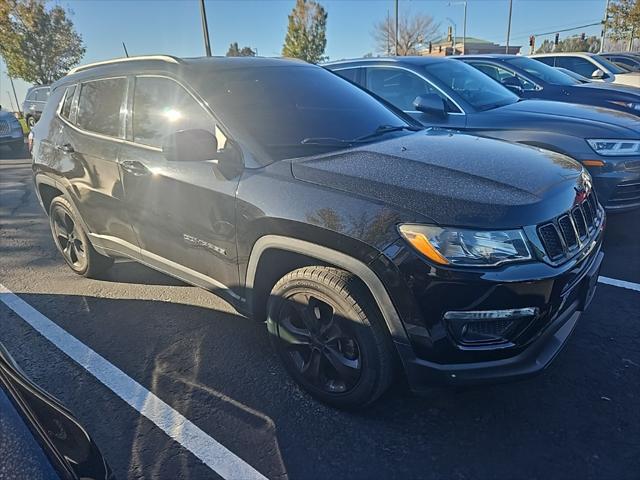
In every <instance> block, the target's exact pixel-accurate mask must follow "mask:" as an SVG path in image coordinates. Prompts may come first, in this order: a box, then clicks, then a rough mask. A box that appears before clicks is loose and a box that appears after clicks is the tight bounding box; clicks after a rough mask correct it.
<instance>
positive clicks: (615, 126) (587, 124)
mask: <svg viewBox="0 0 640 480" xmlns="http://www.w3.org/2000/svg"><path fill="white" fill-rule="evenodd" d="M486 113H494V114H510V115H513V122H514V127H516V126H518V125H519V124H520V123H523V124H525V122H527V121H528V120H529V119H531V117H535V116H538V117H539V116H541V115H545V116H549V117H553V119H554V120H558V118H559V117H562V120H565V119H571V121H569V122H566V123H567V125H566V129H567V131H576V129H580V128H581V127H582V128H585V129H589V130H590V131H591V130H593V128H594V127H598V126H599V127H600V129H601V130H602V133H605V132H610V133H613V134H617V135H622V138H638V136H639V135H640V119H638V117H636V116H634V115H631V114H628V113H625V112H620V111H618V110H611V109H608V108H602V107H596V106H592V105H579V104H574V103H564V102H551V101H547V100H522V101H519V102H516V103H512V104H510V105H506V106H504V107H500V108H496V109H493V110H489V111H487V112H483V114H486ZM527 114H528V115H527ZM576 133H577V132H576ZM614 138H615V137H614Z"/></svg>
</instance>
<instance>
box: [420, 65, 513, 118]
mask: <svg viewBox="0 0 640 480" xmlns="http://www.w3.org/2000/svg"><path fill="white" fill-rule="evenodd" d="M425 70H426V72H427V73H428V74H429V75H430V76H431V77H432V78H433V79H435V80H437V81H438V83H439V84H440V85H439V86H440V87H441V88H443V89H444V90H445V91H446V93H447V94H449V95H452V94H454V95H457V96H459V97H461V98H462V99H463V100H465V101H466V102H467V103H469V104H470V105H471V106H472V107H473V108H474V109H475V110H478V111H484V110H490V109H492V108H497V107H502V106H504V105H509V104H511V103H515V102H517V101H518V100H519V98H518V96H516V95H515V94H513V93H511V92H510V91H509V90H507V89H506V88H505V87H503V86H502V85H500V84H499V83H497V82H495V81H494V80H492V79H491V78H489V77H488V76H487V75H485V74H484V73H482V72H481V71H479V70H476V69H475V68H474V67H472V66H470V65H467V64H466V63H463V62H459V61H457V60H443V61H441V62H433V63H429V64H428V65H425Z"/></svg>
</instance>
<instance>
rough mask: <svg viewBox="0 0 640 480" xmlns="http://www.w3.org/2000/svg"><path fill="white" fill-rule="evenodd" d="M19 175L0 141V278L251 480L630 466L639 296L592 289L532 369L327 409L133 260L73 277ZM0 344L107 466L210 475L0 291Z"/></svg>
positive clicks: (620, 226) (257, 336)
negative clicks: (569, 331)
mask: <svg viewBox="0 0 640 480" xmlns="http://www.w3.org/2000/svg"><path fill="white" fill-rule="evenodd" d="M30 173H31V169H30V161H29V160H28V159H27V158H20V159H16V158H12V157H11V153H10V152H9V150H8V149H3V148H1V147H0V259H1V260H0V284H2V285H4V287H6V289H8V290H10V291H11V292H14V293H15V294H16V295H18V296H19V297H20V298H21V299H22V300H23V301H25V302H26V303H28V304H29V305H30V306H32V307H33V308H35V309H36V310H37V311H39V312H40V313H42V314H43V315H45V316H46V317H47V318H48V319H50V320H52V321H53V322H54V323H55V324H57V325H58V326H59V327H61V328H62V329H64V331H66V332H67V333H68V334H70V335H71V336H73V337H75V339H77V340H79V341H80V342H82V344H84V345H86V346H87V347H89V348H90V349H91V350H92V351H93V352H95V353H97V354H99V355H100V356H101V357H102V358H103V359H104V360H106V361H107V362H110V364H112V365H114V366H115V367H117V368H118V369H120V371H122V372H123V373H124V374H126V376H128V377H130V378H131V379H133V380H135V382H137V383H138V384H140V385H142V387H144V389H145V390H144V391H148V392H152V393H153V394H154V395H155V396H156V397H157V398H159V399H161V400H162V401H163V402H164V403H166V405H168V407H169V411H175V412H179V413H180V414H181V415H183V416H184V417H185V418H186V419H188V420H189V421H190V422H192V424H194V425H196V426H197V427H199V429H200V431H202V432H203V433H204V434H203V435H201V436H200V437H199V438H200V439H201V440H202V439H204V440H205V441H206V440H207V439H210V441H211V442H212V443H211V444H206V443H205V444H201V445H200V446H201V447H203V448H205V449H207V448H212V449H215V448H218V447H216V445H222V446H224V448H225V449H227V450H228V452H230V456H229V458H231V456H233V457H237V458H238V459H241V461H242V462H246V464H248V465H249V466H250V467H252V468H253V469H255V471H257V472H259V473H260V474H262V475H264V476H266V477H268V478H291V479H315V478H357V479H359V478H385V479H386V478H402V479H410V478H453V479H466V478H470V479H490V478H509V479H513V478H527V479H536V478H540V479H542V478H544V479H550V478H553V479H556V478H572V479H573V478H580V479H587V478H594V479H595V478H597V479H603V478H606V479H609V478H610V479H632V478H638V475H639V474H638V472H640V291H638V290H634V289H633V288H623V287H618V286H612V285H608V284H600V286H599V289H598V291H597V293H596V297H595V299H594V301H593V304H592V306H591V308H590V310H589V311H588V312H587V313H586V314H585V315H584V316H583V317H582V319H581V321H580V323H579V325H578V327H577V329H576V331H575V333H574V335H573V338H572V339H571V340H570V342H569V344H568V345H567V347H566V349H565V350H564V351H563V352H562V353H561V354H560V356H559V357H558V358H557V359H556V361H555V363H554V364H553V365H552V366H551V368H550V369H548V370H547V371H545V372H544V373H543V374H542V375H540V376H538V377H536V378H534V379H531V380H527V381H524V382H520V383H516V384H505V385H495V386H485V387H479V388H468V389H457V390H452V389H434V390H433V391H432V392H431V393H430V394H429V395H427V396H425V397H415V396H412V395H411V394H409V393H408V392H406V391H405V389H404V388H403V387H402V385H401V384H399V385H398V386H397V388H394V389H393V390H392V391H391V392H390V393H389V394H387V395H386V396H385V397H383V398H382V400H381V401H379V402H378V403H377V404H375V405H374V406H373V407H372V408H370V409H368V410H366V411H363V412H361V413H355V414H354V413H343V412H339V411H335V410H332V409H330V408H327V407H324V406H323V405H321V404H318V403H317V402H315V401H314V400H312V399H311V398H310V397H308V396H307V395H306V394H304V393H303V392H302V391H300V390H299V389H298V388H297V387H296V386H295V385H294V384H293V382H292V381H290V380H289V379H288V377H287V376H286V374H285V373H284V372H283V370H282V369H281V368H280V366H279V363H278V361H277V359H276V358H275V355H274V354H273V352H272V350H271V348H270V345H269V342H268V338H267V332H266V329H265V327H264V325H262V324H258V323H255V322H253V321H251V320H248V319H245V318H243V317H241V316H239V315H238V314H237V313H236V312H235V311H234V310H233V309H232V308H231V307H230V306H229V305H228V304H226V303H225V302H224V301H222V300H220V299H219V298H218V297H216V296H214V295H213V294H209V293H207V292H205V291H203V290H200V289H197V288H194V287H190V286H187V285H185V284H183V283H181V282H179V281H177V280H174V279H172V278H169V277H166V276H164V275H162V274H159V273H156V272H153V271H151V270H149V269H147V268H145V267H143V266H140V265H137V264H133V263H120V264H117V265H116V266H115V267H114V268H113V269H112V271H111V272H110V273H109V276H108V277H107V278H105V279H103V280H99V281H98V280H87V279H85V278H82V277H79V276H76V275H74V274H73V273H72V272H71V271H70V270H69V269H68V268H67V267H66V266H65V265H64V263H63V261H62V259H61V258H60V257H59V255H58V254H57V252H56V250H55V248H54V244H53V242H52V240H51V237H50V233H49V227H48V223H47V219H46V217H45V216H44V214H43V212H42V211H41V209H40V207H39V205H38V202H37V199H36V197H35V194H34V192H33V189H32V183H31V175H30ZM639 237H640V212H635V213H631V214H625V215H615V216H610V217H609V219H608V231H607V233H606V242H605V252H606V258H605V261H604V266H603V270H602V275H603V276H606V277H608V278H611V279H616V280H622V281H626V282H631V284H629V285H628V286H630V287H634V286H635V287H636V288H640V285H639V284H640V243H639V242H638V238H639ZM0 342H2V343H3V344H4V345H5V346H6V347H7V349H8V350H9V352H10V353H11V354H12V356H13V357H14V358H15V359H16V360H17V361H18V363H19V364H20V365H21V367H22V368H23V370H24V371H25V372H26V373H27V374H28V375H29V376H30V377H31V378H32V379H33V380H34V381H36V382H37V383H38V384H40V385H41V386H42V387H43V388H45V389H46V390H47V391H49V392H50V393H52V394H53V395H55V396H57V397H58V398H59V399H60V400H61V401H62V402H63V403H64V404H66V405H67V406H68V407H69V408H70V409H71V410H72V411H73V412H74V413H75V414H76V416H77V417H78V418H79V420H80V421H81V422H82V423H83V424H84V426H85V427H86V428H87V429H88V431H89V432H90V434H91V435H92V436H93V438H94V439H95V441H96V442H97V443H98V445H99V447H100V448H101V450H102V452H103V454H104V455H105V457H106V458H107V460H108V462H109V463H110V465H111V466H112V468H113V470H114V471H115V473H116V476H117V477H118V478H121V479H126V478H135V479H137V478H162V479H165V478H166V479H178V478H180V479H201V478H217V477H218V475H217V474H216V473H215V472H214V470H212V469H211V468H210V467H209V466H207V465H206V464H205V463H203V462H202V461H201V460H200V459H199V458H198V457H196V455H194V453H192V451H190V449H189V448H187V447H189V446H190V445H193V442H191V443H189V439H188V438H185V437H186V436H180V435H179V434H177V435H174V438H177V439H178V440H175V439H172V438H171V437H170V436H168V435H167V433H166V431H163V430H162V429H160V428H159V427H158V426H157V424H156V423H153V422H152V421H150V420H148V419H147V418H146V417H145V416H143V415H141V414H140V413H139V411H137V410H136V409H134V408H132V407H131V406H130V405H128V404H127V403H126V402H125V401H124V400H123V399H122V398H120V397H118V396H117V395H116V394H114V392H113V391H112V389H111V388H109V387H107V386H105V385H104V384H103V383H101V382H100V381H98V380H97V379H96V378H95V377H94V376H92V375H91V374H90V373H88V372H87V370H86V369H85V367H84V366H82V365H81V364H79V363H77V362H76V361H74V360H72V359H71V358H69V357H68V356H67V355H66V354H65V353H63V352H62V351H61V350H60V349H59V348H57V347H56V346H54V345H53V344H52V343H51V342H50V341H49V340H47V339H45V338H44V337H43V336H41V335H40V334H39V333H38V332H36V331H35V330H34V329H33V328H32V327H31V326H30V325H29V324H28V323H27V322H26V321H25V320H24V319H22V318H21V317H20V316H19V315H17V314H16V313H15V312H13V311H12V310H11V309H10V308H8V307H7V306H6V305H5V304H4V303H1V302H0ZM86 360H87V363H90V360H91V359H86ZM149 398H151V397H149ZM181 439H182V440H181ZM185 445H186V447H185ZM226 461H227V460H225V458H220V459H219V462H220V463H219V465H223V466H224V464H225V462H226ZM218 472H219V473H221V472H222V473H223V474H224V469H219V470H218Z"/></svg>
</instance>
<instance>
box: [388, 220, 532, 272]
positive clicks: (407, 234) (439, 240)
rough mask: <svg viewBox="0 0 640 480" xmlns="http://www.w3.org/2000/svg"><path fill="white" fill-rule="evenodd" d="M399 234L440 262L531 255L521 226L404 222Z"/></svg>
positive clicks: (476, 263)
mask: <svg viewBox="0 0 640 480" xmlns="http://www.w3.org/2000/svg"><path fill="white" fill-rule="evenodd" d="M398 230H399V231H400V234H401V235H402V236H403V237H404V238H405V239H406V240H407V241H408V242H409V243H410V244H411V245H412V246H413V248H415V249H416V250H417V251H418V252H420V253H421V254H423V255H424V256H426V257H427V258H429V259H430V260H432V261H433V262H435V263H438V264H440V265H454V266H467V267H482V266H484V267H487V266H494V265H499V264H501V263H505V262H521V261H525V260H530V259H531V252H529V247H528V246H527V242H526V240H525V237H524V235H523V233H522V231H521V230H502V231H485V230H482V231H476V230H465V229H461V228H449V227H436V226H434V225H411V224H404V225H400V226H399V227H398Z"/></svg>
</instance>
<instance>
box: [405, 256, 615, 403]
mask: <svg viewBox="0 0 640 480" xmlns="http://www.w3.org/2000/svg"><path fill="white" fill-rule="evenodd" d="M603 257H604V254H603V253H602V252H598V253H597V254H596V255H595V256H594V257H593V258H592V259H591V262H590V264H589V265H588V267H587V268H586V269H585V271H584V272H583V273H582V275H581V277H580V278H578V279H576V281H575V283H574V286H573V287H572V288H570V289H569V290H567V291H566V292H564V294H563V298H562V300H561V307H560V308H559V309H558V311H557V313H556V314H555V316H554V317H553V318H552V320H551V321H550V322H549V323H548V324H547V326H546V327H545V328H544V330H542V331H541V332H539V334H538V336H537V338H535V340H533V341H532V342H531V343H530V344H529V345H527V346H526V348H524V349H523V350H522V351H520V353H518V354H517V355H515V356H512V357H506V358H501V359H497V360H488V361H478V362H470V363H450V364H446V363H445V364H443V363H436V362H433V361H429V360H425V359H421V358H417V357H416V356H415V355H414V352H413V349H412V348H411V346H408V345H397V347H398V351H399V352H400V355H401V358H403V360H404V366H405V371H406V374H407V378H408V380H409V384H410V386H411V388H412V390H414V391H416V392H421V391H424V390H427V389H428V388H429V387H431V386H434V385H474V384H481V383H498V382H504V381H513V380H519V379H523V378H527V377H530V376H532V375H535V374H536V373H539V372H540V371H542V370H544V369H545V368H546V367H547V366H548V365H549V364H550V363H551V362H552V361H553V359H554V358H555V357H556V355H557V354H558V353H559V352H560V351H561V350H562V348H563V347H564V345H565V344H566V342H567V340H568V338H569V336H570V335H571V333H572V332H573V329H574V327H575V326H576V324H577V323H578V320H579V318H580V316H581V314H582V312H583V311H584V310H585V309H586V308H587V307H588V306H589V303H590V302H591V300H592V298H593V295H594V293H595V290H596V285H597V281H598V275H599V271H600V266H601V264H602V259H603Z"/></svg>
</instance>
